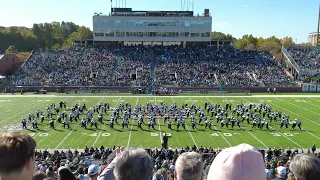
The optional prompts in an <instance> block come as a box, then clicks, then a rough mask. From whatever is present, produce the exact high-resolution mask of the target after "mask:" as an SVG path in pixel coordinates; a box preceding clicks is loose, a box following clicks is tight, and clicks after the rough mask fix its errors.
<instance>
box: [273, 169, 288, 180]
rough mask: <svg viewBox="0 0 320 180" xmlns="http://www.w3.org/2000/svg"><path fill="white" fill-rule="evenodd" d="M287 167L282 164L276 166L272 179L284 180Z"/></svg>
mask: <svg viewBox="0 0 320 180" xmlns="http://www.w3.org/2000/svg"><path fill="white" fill-rule="evenodd" d="M286 175H287V169H286V168H285V167H283V166H279V167H277V168H276V178H274V180H286V179H287V178H286Z"/></svg>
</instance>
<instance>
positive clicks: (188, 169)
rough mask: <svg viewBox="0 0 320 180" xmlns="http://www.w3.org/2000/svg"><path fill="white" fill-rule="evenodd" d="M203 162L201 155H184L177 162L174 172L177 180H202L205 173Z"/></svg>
mask: <svg viewBox="0 0 320 180" xmlns="http://www.w3.org/2000/svg"><path fill="white" fill-rule="evenodd" d="M202 170H203V161H202V157H201V155H200V154H199V153H196V152H185V153H182V154H181V155H180V156H179V157H178V159H177V161H176V166H175V170H174V178H175V180H200V179H201V177H202V173H203V171H202Z"/></svg>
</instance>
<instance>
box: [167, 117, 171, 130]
mask: <svg viewBox="0 0 320 180" xmlns="http://www.w3.org/2000/svg"><path fill="white" fill-rule="evenodd" d="M167 123H168V129H170V130H172V128H171V119H168V122H167Z"/></svg>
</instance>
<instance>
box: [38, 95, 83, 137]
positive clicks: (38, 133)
mask: <svg viewBox="0 0 320 180" xmlns="http://www.w3.org/2000/svg"><path fill="white" fill-rule="evenodd" d="M67 99H69V97H67V98H65V99H63V100H62V101H65V100H67ZM83 99H85V98H83ZM47 128H48V126H46V127H45V129H47ZM41 133H42V130H40V132H38V133H37V134H36V135H34V136H33V138H35V137H36V136H38V135H39V134H41Z"/></svg>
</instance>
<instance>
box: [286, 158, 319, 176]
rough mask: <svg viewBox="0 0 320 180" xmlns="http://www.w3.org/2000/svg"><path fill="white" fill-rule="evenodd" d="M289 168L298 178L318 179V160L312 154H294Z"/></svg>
mask: <svg viewBox="0 0 320 180" xmlns="http://www.w3.org/2000/svg"><path fill="white" fill-rule="evenodd" d="M289 168H290V170H291V172H292V173H293V174H294V176H295V177H297V178H298V179H299V180H313V179H320V160H319V159H318V158H317V157H316V156H314V155H313V154H298V155H296V156H295V157H294V158H293V159H292V160H291V162H290V165H289Z"/></svg>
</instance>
